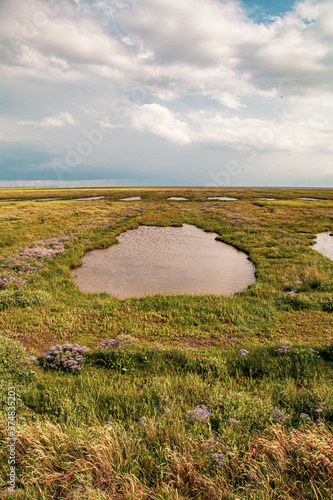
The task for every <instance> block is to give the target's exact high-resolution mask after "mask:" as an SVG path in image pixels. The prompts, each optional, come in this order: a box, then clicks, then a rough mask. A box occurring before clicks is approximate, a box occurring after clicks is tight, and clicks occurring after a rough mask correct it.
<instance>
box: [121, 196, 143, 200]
mask: <svg viewBox="0 0 333 500" xmlns="http://www.w3.org/2000/svg"><path fill="white" fill-rule="evenodd" d="M140 200H141V196H130V197H129V198H120V200H119V201H140Z"/></svg>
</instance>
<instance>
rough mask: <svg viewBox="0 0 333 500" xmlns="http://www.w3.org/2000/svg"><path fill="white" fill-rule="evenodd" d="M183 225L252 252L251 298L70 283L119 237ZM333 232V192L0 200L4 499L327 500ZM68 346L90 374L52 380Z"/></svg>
mask: <svg viewBox="0 0 333 500" xmlns="http://www.w3.org/2000/svg"><path fill="white" fill-rule="evenodd" d="M89 196H93V197H99V196H103V198H101V199H98V200H90V201H89V200H82V201H79V200H77V198H85V197H89ZM129 196H141V198H142V199H141V200H140V201H131V202H124V201H119V199H120V198H123V197H129ZM169 196H183V197H186V198H188V200H187V201H170V200H167V198H168V197H169ZM213 196H228V197H235V198H238V200H237V201H215V200H208V198H209V197H213ZM307 197H308V198H317V199H316V201H313V200H312V201H311V200H302V199H300V198H307ZM45 198H60V199H58V200H46V201H32V200H38V199H39V200H43V199H45ZM263 198H275V200H265V199H263ZM183 223H187V224H194V225H196V226H198V227H200V228H202V229H204V230H206V231H213V232H216V233H218V234H219V237H220V238H221V240H222V241H224V242H226V243H229V244H232V245H234V246H235V247H237V248H239V249H241V250H243V251H245V252H246V253H247V254H248V255H249V257H250V259H251V260H252V262H253V263H254V264H255V266H256V282H255V283H253V284H251V285H250V286H249V288H248V289H247V290H246V291H244V292H241V293H237V294H236V295H234V296H229V297H225V296H218V295H185V294H180V295H164V294H156V295H151V296H145V297H142V298H129V299H125V300H119V299H117V298H115V297H112V296H111V295H109V294H106V293H99V294H84V293H82V292H80V290H79V289H78V287H77V286H76V284H75V283H74V281H73V280H72V279H71V277H70V269H71V268H72V267H75V266H78V265H80V260H81V257H82V256H83V255H84V254H85V253H86V252H87V251H88V250H89V249H93V248H104V247H107V246H109V245H111V244H112V243H115V242H116V241H117V240H116V237H117V235H118V234H119V233H120V232H122V231H125V230H126V229H129V228H136V227H138V226H139V225H140V224H146V225H160V226H168V225H181V224H183ZM332 226H333V191H332V190H303V189H302V190H286V189H276V190H275V189H251V190H250V189H221V188H219V189H213V188H211V189H210V188H207V189H199V188H196V189H190V188H177V189H167V188H154V189H148V188H131V189H125V188H124V189H120V188H119V189H111V188H82V189H81V188H80V189H79V188H77V189H2V190H0V234H1V236H0V336H1V337H0V380H1V382H0V383H1V386H2V391H1V394H2V395H1V423H0V438H1V442H2V446H1V451H0V471H1V476H0V479H1V485H0V498H12V499H15V500H16V499H33V500H41V499H62V498H63V499H71V500H106V499H114V500H139V499H142V500H145V499H150V500H162V499H163V500H185V499H186V500H189V499H191V500H192V499H193V500H194V499H195V500H222V499H223V500H245V499H246V500H261V499H262V500H273V499H274V500H275V499H276V500H278V499H290V500H291V499H297V500H305V499H332V498H333V493H332V491H333V479H332V478H333V435H332V424H333V397H332V395H333V384H332V381H333V338H332V337H333V321H332V313H333V301H332V292H333V267H332V261H330V260H329V259H328V258H326V257H324V256H322V255H321V254H319V253H318V252H315V251H314V250H312V249H311V245H312V244H313V242H314V238H315V235H316V234H317V233H319V232H329V231H332ZM104 339H106V340H109V339H115V341H114V343H113V344H112V345H110V347H109V348H106V347H103V346H102V347H101V348H97V347H98V346H99V344H100V342H101V341H102V340H104ZM68 343H69V344H73V343H78V344H79V345H80V346H83V345H84V346H87V347H88V348H89V349H90V351H87V352H84V353H83V354H82V357H83V365H82V366H83V369H82V370H80V371H78V370H74V373H72V372H70V371H69V370H67V371H66V370H65V371H64V370H61V369H53V368H52V367H50V366H49V367H48V369H47V367H44V368H43V366H42V357H43V356H44V353H45V352H46V351H47V350H48V349H49V348H51V347H52V346H56V345H58V346H59V345H63V344H68ZM110 344H111V343H110ZM31 356H35V357H37V358H38V359H39V364H38V365H36V364H35V362H34V360H33V358H31ZM29 357H30V358H29ZM8 387H15V393H16V400H15V403H16V415H15V438H16V441H15V443H16V447H15V453H16V455H15V460H16V463H15V468H16V470H15V473H16V488H15V491H14V492H9V491H8V483H7V480H8V477H7V474H8V473H9V464H8V456H9V451H8V450H9V448H8V446H7V444H8V437H9V436H8V424H7V420H8V415H7V409H8V405H7V392H8Z"/></svg>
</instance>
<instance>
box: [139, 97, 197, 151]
mask: <svg viewBox="0 0 333 500" xmlns="http://www.w3.org/2000/svg"><path fill="white" fill-rule="evenodd" d="M131 122H132V126H133V127H134V128H135V129H136V130H140V131H148V132H151V133H153V134H156V135H159V136H161V137H164V138H166V139H168V140H169V141H170V142H171V143H174V144H179V145H185V144H190V143H191V142H192V140H193V139H192V134H191V131H190V129H189V128H188V126H187V124H186V123H184V122H182V121H180V120H179V119H178V118H177V117H176V116H175V115H174V113H172V112H171V111H169V109H167V108H165V107H163V106H160V105H159V104H144V105H143V106H138V107H137V108H134V109H132V111H131Z"/></svg>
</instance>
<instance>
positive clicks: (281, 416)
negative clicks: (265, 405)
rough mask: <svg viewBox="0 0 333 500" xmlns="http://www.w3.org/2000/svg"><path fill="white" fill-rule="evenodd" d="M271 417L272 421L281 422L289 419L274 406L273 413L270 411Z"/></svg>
mask: <svg viewBox="0 0 333 500" xmlns="http://www.w3.org/2000/svg"><path fill="white" fill-rule="evenodd" d="M271 417H272V419H273V420H274V422H281V421H282V420H289V417H288V416H287V415H285V414H284V413H283V412H282V411H281V410H279V409H278V408H275V410H274V411H273V413H271Z"/></svg>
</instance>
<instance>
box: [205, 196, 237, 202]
mask: <svg viewBox="0 0 333 500" xmlns="http://www.w3.org/2000/svg"><path fill="white" fill-rule="evenodd" d="M208 200H220V201H237V200H238V198H229V197H228V196H211V197H210V198H208Z"/></svg>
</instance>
